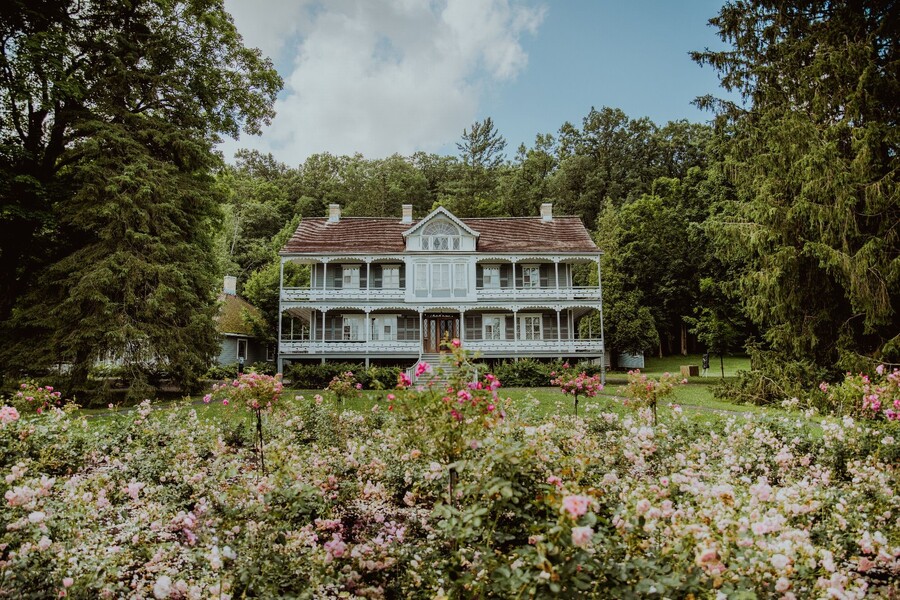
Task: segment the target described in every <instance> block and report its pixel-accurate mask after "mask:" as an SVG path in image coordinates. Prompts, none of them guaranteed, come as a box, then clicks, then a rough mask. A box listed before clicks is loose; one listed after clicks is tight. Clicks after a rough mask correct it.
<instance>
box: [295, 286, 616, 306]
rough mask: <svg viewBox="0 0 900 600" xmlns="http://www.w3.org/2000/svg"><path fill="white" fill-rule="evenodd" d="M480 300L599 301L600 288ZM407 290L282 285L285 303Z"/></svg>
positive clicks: (390, 295) (521, 292)
mask: <svg viewBox="0 0 900 600" xmlns="http://www.w3.org/2000/svg"><path fill="white" fill-rule="evenodd" d="M476 291H477V297H478V299H479V300H514V299H515V300H554V299H560V300H597V301H599V300H600V288H598V287H596V286H578V287H562V288H559V290H557V289H556V288H521V287H520V288H516V289H513V288H478V289H477V290H476ZM405 297H406V291H405V290H402V289H383V288H377V289H370V290H368V291H366V289H365V288H362V289H344V288H337V289H325V290H323V289H318V288H316V289H309V288H283V289H282V290H281V300H282V301H284V302H305V301H308V302H325V301H331V300H360V301H363V300H374V301H379V300H390V301H395V300H403V299H404V298H405Z"/></svg>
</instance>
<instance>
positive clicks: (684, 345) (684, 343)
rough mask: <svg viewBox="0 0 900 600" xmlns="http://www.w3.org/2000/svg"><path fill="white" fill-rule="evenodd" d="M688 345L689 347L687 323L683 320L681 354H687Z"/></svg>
mask: <svg viewBox="0 0 900 600" xmlns="http://www.w3.org/2000/svg"><path fill="white" fill-rule="evenodd" d="M687 353H688V347H687V325H685V324H684V323H683V322H682V323H681V355H682V356H687Z"/></svg>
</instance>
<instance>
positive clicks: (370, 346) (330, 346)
mask: <svg viewBox="0 0 900 600" xmlns="http://www.w3.org/2000/svg"><path fill="white" fill-rule="evenodd" d="M279 347H280V349H281V353H282V354H346V353H358V352H363V353H368V354H418V352H419V348H421V347H422V342H420V341H418V340H413V341H411V342H406V341H403V342H401V341H371V342H364V341H362V342H344V341H340V342H322V341H309V340H305V341H300V342H284V341H283V342H281V344H280V346H279Z"/></svg>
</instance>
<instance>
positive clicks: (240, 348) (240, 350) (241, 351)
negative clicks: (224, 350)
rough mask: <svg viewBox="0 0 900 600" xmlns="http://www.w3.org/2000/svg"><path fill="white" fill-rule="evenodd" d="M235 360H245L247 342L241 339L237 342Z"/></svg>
mask: <svg viewBox="0 0 900 600" xmlns="http://www.w3.org/2000/svg"><path fill="white" fill-rule="evenodd" d="M237 359H238V362H240V361H241V360H247V340H245V339H243V338H241V339H239V340H238V341H237Z"/></svg>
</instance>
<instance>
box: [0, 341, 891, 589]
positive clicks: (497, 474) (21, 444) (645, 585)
mask: <svg viewBox="0 0 900 600" xmlns="http://www.w3.org/2000/svg"><path fill="white" fill-rule="evenodd" d="M451 360H452V361H454V362H453V364H451V365H449V366H450V367H459V369H458V370H457V371H456V374H455V375H453V376H451V377H450V380H449V382H448V383H447V384H446V386H444V385H443V384H438V385H436V386H434V387H432V388H428V387H425V388H423V389H422V390H421V391H420V390H418V389H417V388H416V387H412V386H407V385H404V386H403V387H401V388H399V389H396V390H393V391H391V394H392V395H393V398H390V399H387V400H386V401H385V402H386V404H387V406H380V407H379V409H378V410H375V411H366V412H365V413H361V412H353V411H339V410H336V407H335V406H334V405H333V404H329V403H326V402H317V401H316V400H314V399H307V398H304V397H302V396H294V395H293V394H286V395H285V396H286V397H283V398H279V400H278V402H274V403H272V405H271V407H270V408H269V409H268V418H267V420H266V423H265V424H264V427H265V429H266V439H267V460H268V462H269V465H270V469H269V473H268V474H266V475H262V474H261V473H260V471H259V468H258V465H257V464H256V455H255V452H254V449H253V448H252V445H251V444H249V443H248V442H247V436H246V435H243V434H239V433H237V432H238V431H240V428H241V427H245V426H246V422H247V419H246V412H245V411H244V410H243V407H244V406H251V404H249V403H248V402H246V401H242V402H237V401H231V402H230V403H229V406H228V407H227V408H224V412H223V408H217V409H216V415H217V416H216V417H215V418H212V417H207V416H205V413H206V411H208V410H209V408H207V407H206V406H203V405H200V406H192V405H184V406H180V407H176V408H173V409H164V410H163V409H160V410H157V409H154V408H153V407H152V406H151V405H150V404H149V403H145V404H143V405H141V406H140V407H139V408H138V410H135V411H122V412H119V413H116V414H115V415H110V416H105V417H101V418H93V419H92V420H91V421H90V422H89V421H88V420H87V419H85V418H84V417H80V416H78V415H77V414H76V413H66V412H63V411H60V410H57V409H50V410H48V411H45V412H44V414H42V415H35V414H30V415H22V416H21V417H20V418H18V419H9V420H7V421H6V422H5V423H4V425H3V426H2V427H0V495H2V502H0V522H2V523H4V524H5V526H4V527H3V528H0V597H10V598H18V597H26V596H30V597H69V598H172V599H185V598H242V597H261V598H270V597H283V596H291V597H299V598H339V597H366V598H392V597H402V598H435V597H447V598H470V597H494V598H510V597H551V596H554V595H556V596H562V597H598V598H610V597H646V598H665V597H669V598H686V597H691V596H693V597H694V598H716V597H753V596H755V597H766V598H786V599H791V598H809V597H834V598H861V597H866V596H868V597H873V598H879V597H892V595H893V596H896V595H897V594H898V593H900V589H898V583H897V582H898V581H900V524H898V515H900V494H898V493H897V490H898V489H900V481H898V465H900V444H898V441H900V428H898V426H897V423H896V422H895V421H887V420H878V421H871V420H862V419H857V418H854V417H850V416H848V417H845V418H843V419H826V420H825V421H823V423H822V425H821V428H818V427H811V426H810V424H809V423H807V422H805V421H802V420H799V419H797V418H795V417H767V416H765V415H762V416H759V415H747V416H741V415H734V416H730V417H728V418H722V419H718V420H715V419H714V420H712V421H709V420H708V419H707V420H704V421H702V422H701V421H692V420H690V419H689V418H688V417H686V416H684V415H676V414H673V413H670V412H668V411H665V410H661V411H660V422H659V424H658V425H656V426H653V425H651V424H650V423H649V421H647V420H644V419H643V418H642V416H641V415H632V414H628V413H625V415H624V416H621V415H620V414H618V413H617V412H614V411H613V410H612V409H613V408H615V407H614V406H613V405H612V403H613V402H614V401H613V400H609V401H608V403H609V404H608V407H609V412H604V410H605V409H603V408H601V409H598V410H592V411H591V412H590V413H589V416H588V417H587V418H573V417H571V416H552V417H547V418H544V419H542V420H540V421H535V420H534V419H532V418H529V419H528V420H522V419H521V418H520V417H519V414H520V413H519V410H518V408H517V407H516V406H515V405H514V404H511V403H509V402H507V401H506V400H505V399H504V398H503V395H502V393H501V392H502V388H501V387H499V386H498V384H495V380H493V379H491V378H489V377H487V376H484V377H479V379H478V380H477V381H473V378H474V373H472V372H469V371H467V369H466V362H467V359H466V357H465V356H464V355H462V354H454V355H452V357H451ZM455 363H460V364H458V365H457V364H455ZM450 370H451V369H449V367H448V372H449V371H450ZM231 387H232V388H235V386H234V385H233V384H231ZM238 387H239V386H238ZM235 389H236V388H235ZM461 391H464V392H466V393H465V394H463V395H460V394H459V392H461ZM451 392H452V393H451ZM469 395H471V397H469ZM491 406H493V409H490V407H491ZM389 407H392V408H393V410H388V408H389ZM253 410H255V409H253ZM451 467H453V468H456V469H457V470H458V473H459V480H458V485H457V487H456V490H455V493H454V495H453V497H451V498H449V501H448V496H447V483H448V480H449V470H450V469H451Z"/></svg>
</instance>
